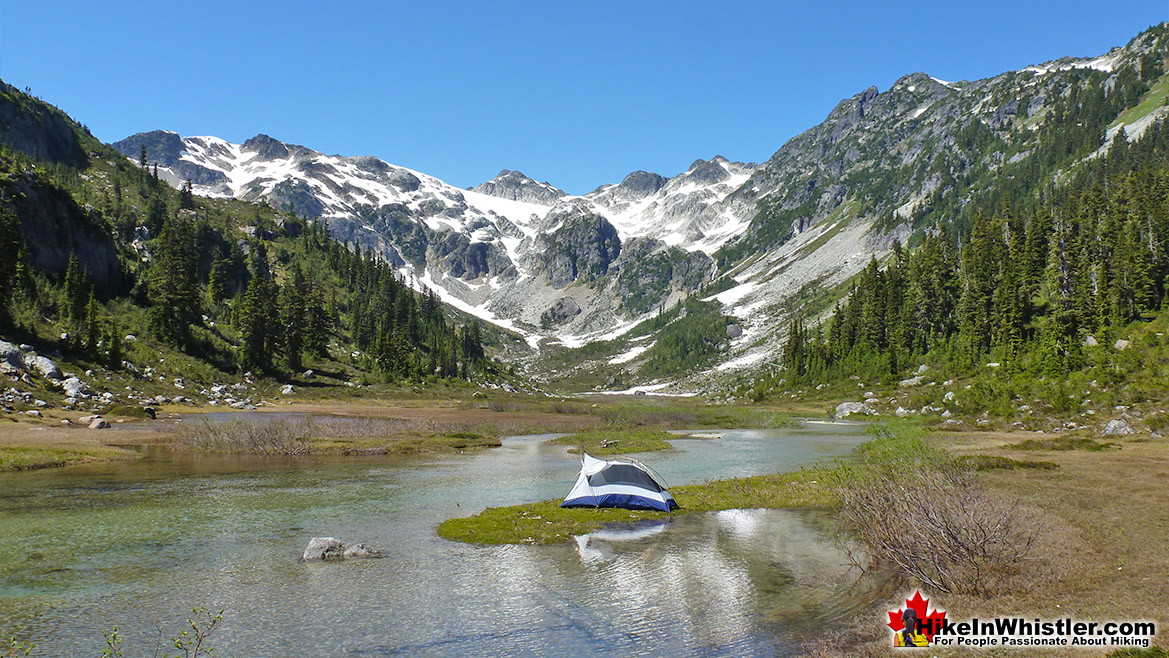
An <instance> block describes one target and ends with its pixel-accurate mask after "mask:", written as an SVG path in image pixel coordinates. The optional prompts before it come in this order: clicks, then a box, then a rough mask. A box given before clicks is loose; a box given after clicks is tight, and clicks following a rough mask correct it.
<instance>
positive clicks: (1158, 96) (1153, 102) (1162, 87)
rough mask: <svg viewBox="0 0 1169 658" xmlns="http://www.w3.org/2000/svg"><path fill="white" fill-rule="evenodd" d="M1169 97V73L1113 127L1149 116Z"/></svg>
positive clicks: (1121, 116) (1118, 119)
mask: <svg viewBox="0 0 1169 658" xmlns="http://www.w3.org/2000/svg"><path fill="white" fill-rule="evenodd" d="M1167 96H1169V73H1166V74H1165V75H1162V76H1161V77H1160V78H1158V79H1157V81H1156V82H1154V83H1153V85H1152V86H1151V87H1150V88H1149V91H1148V92H1146V93H1145V96H1144V98H1142V99H1141V102H1139V103H1137V104H1136V105H1135V106H1133V107H1130V108H1129V109H1127V110H1125V111H1124V113H1123V114H1121V115H1120V117H1119V118H1117V120H1116V121H1115V122H1114V123H1113V124H1112V125H1113V126H1117V125H1119V124H1122V123H1123V124H1126V125H1127V124H1130V123H1132V122H1134V121H1137V120H1139V119H1141V118H1142V117H1145V116H1147V115H1148V114H1149V113H1150V112H1152V111H1153V110H1155V109H1157V108H1158V107H1161V106H1162V105H1164V104H1165V98H1166V97H1167ZM1130 139H1131V138H1130Z"/></svg>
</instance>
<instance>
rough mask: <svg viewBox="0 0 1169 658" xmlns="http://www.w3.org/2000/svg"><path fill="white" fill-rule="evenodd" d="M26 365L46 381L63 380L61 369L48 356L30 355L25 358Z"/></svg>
mask: <svg viewBox="0 0 1169 658" xmlns="http://www.w3.org/2000/svg"><path fill="white" fill-rule="evenodd" d="M24 363H25V365H27V366H28V369H29V370H35V371H36V372H38V373H40V375H41V377H44V378H46V379H61V378H62V377H63V375H62V374H61V369H60V368H58V367H57V364H55V363H53V360H52V359H50V358H49V357H47V356H37V355H36V354H28V355H26V356H25V357H24Z"/></svg>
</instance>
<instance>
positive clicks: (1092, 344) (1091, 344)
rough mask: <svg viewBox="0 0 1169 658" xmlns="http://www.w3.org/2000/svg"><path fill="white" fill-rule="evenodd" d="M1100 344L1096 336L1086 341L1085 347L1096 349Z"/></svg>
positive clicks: (1089, 337)
mask: <svg viewBox="0 0 1169 658" xmlns="http://www.w3.org/2000/svg"><path fill="white" fill-rule="evenodd" d="M1099 344H1100V343H1098V342H1096V337H1095V336H1088V337H1087V338H1085V339H1084V347H1096V346H1097V345H1099Z"/></svg>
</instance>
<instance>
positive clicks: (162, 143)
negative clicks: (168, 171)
mask: <svg viewBox="0 0 1169 658" xmlns="http://www.w3.org/2000/svg"><path fill="white" fill-rule="evenodd" d="M143 146H145V147H146V160H147V162H150V163H157V164H158V166H160V167H169V166H171V165H173V164H174V163H175V162H177V161H178V159H179V158H180V157H182V155H183V151H185V150H187V147H186V145H185V144H183V138H182V137H179V135H178V133H173V132H171V131H169V130H151V131H150V132H145V133H138V134H136V135H131V136H129V137H127V138H126V139H123V140H122V141H120V142H114V143H113V147H114V148H115V149H117V150H118V151H119V152H121V153H124V154H125V155H126V157H128V158H130V159H132V160H137V159H138V156H139V154H140V153H141V152H142V147H143Z"/></svg>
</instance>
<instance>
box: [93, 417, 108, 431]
mask: <svg viewBox="0 0 1169 658" xmlns="http://www.w3.org/2000/svg"><path fill="white" fill-rule="evenodd" d="M109 428H110V424H109V423H107V422H106V421H104V420H102V419H101V418H95V419H94V420H93V422H91V423H90V424H89V429H91V430H108V429H109Z"/></svg>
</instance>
